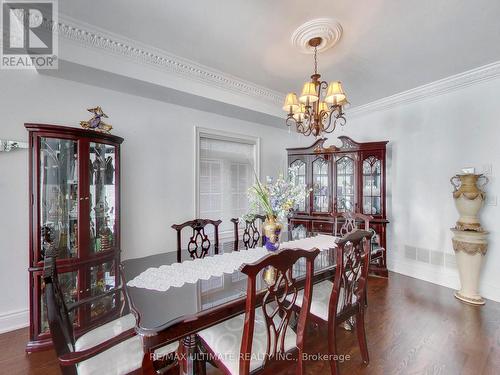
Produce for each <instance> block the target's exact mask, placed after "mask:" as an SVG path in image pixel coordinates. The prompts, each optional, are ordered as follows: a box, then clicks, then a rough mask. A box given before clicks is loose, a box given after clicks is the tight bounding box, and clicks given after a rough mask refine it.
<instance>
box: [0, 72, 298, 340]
mask: <svg viewBox="0 0 500 375" xmlns="http://www.w3.org/2000/svg"><path fill="white" fill-rule="evenodd" d="M0 88H1V89H0V118H1V121H0V139H14V140H27V132H26V130H25V129H24V126H23V124H24V123H25V122H40V123H49V124H60V125H69V126H71V125H73V126H78V123H79V121H80V120H85V119H87V118H89V113H88V112H86V110H85V109H86V108H89V107H91V106H95V105H101V106H102V107H103V109H104V110H105V112H106V113H107V114H108V115H109V116H110V118H109V123H110V124H112V125H113V126H114V129H113V133H114V134H117V135H120V136H122V137H123V138H125V142H124V144H123V147H122V206H121V207H122V248H123V258H132V257H140V256H145V255H148V254H153V253H159V252H162V251H169V250H170V251H171V250H174V249H175V236H174V231H173V230H172V229H171V228H170V225H171V224H173V223H179V222H182V221H184V220H189V219H192V218H193V217H194V210H195V208H194V200H193V198H194V188H195V187H194V147H195V146H194V144H195V132H194V127H195V126H201V127H205V128H214V129H220V130H224V131H229V132H233V133H240V134H247V135H252V136H257V137H261V174H262V175H263V176H265V175H272V174H276V173H277V171H278V170H279V169H282V168H283V167H284V166H285V160H286V153H285V148H286V147H287V146H293V145H294V144H295V145H296V144H297V143H298V137H297V136H295V137H293V136H290V135H288V133H287V132H286V130H281V129H278V128H273V127H270V126H263V125H258V124H254V123H250V122H244V121H241V120H236V119H232V118H228V117H222V116H219V115H215V114H211V113H205V112H200V111H196V110H193V109H188V108H184V107H179V106H175V105H171V104H167V103H163V102H159V101H154V100H149V99H145V98H140V97H136V96H131V95H126V94H122V93H119V92H115V91H110V90H105V89H102V88H95V87H92V86H87V85H82V84H79V83H75V82H71V81H65V80H61V79H56V78H52V77H47V76H41V75H39V74H37V73H35V72H31V71H0ZM0 209H1V214H0V285H3V286H4V287H5V286H10V288H9V289H4V291H3V292H2V293H1V294H0V332H1V331H3V330H6V329H8V328H15V327H18V326H23V325H26V322H27V319H28V314H27V308H28V285H29V284H28V272H27V268H28V153H27V150H20V151H19V150H18V151H15V152H11V153H1V154H0Z"/></svg>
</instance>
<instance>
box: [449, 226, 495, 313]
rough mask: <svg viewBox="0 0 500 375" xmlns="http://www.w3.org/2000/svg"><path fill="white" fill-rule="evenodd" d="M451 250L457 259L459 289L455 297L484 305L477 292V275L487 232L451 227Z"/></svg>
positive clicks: (482, 258)
mask: <svg viewBox="0 0 500 375" xmlns="http://www.w3.org/2000/svg"><path fill="white" fill-rule="evenodd" d="M451 231H452V232H453V239H452V241H453V250H455V256H456V259H457V267H458V272H459V276H460V284H461V289H460V290H458V291H456V292H455V297H456V298H458V299H459V300H461V301H464V302H467V303H471V304H474V305H484V303H485V301H484V299H483V298H482V297H481V295H480V294H479V277H480V275H481V266H482V264H483V260H484V255H485V254H486V251H487V249H488V241H487V236H488V232H484V231H483V232H475V231H464V230H458V229H456V228H452V229H451Z"/></svg>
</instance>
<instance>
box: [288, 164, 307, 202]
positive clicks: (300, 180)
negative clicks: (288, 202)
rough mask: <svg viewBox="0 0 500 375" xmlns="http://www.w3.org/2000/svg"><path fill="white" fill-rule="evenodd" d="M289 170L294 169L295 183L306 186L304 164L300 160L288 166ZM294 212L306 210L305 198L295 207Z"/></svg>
mask: <svg viewBox="0 0 500 375" xmlns="http://www.w3.org/2000/svg"><path fill="white" fill-rule="evenodd" d="M290 168H293V169H295V171H296V175H295V183H296V184H304V185H305V184H306V163H305V162H304V161H302V160H295V161H294V162H292V163H291V164H290ZM295 210H296V211H302V212H304V211H305V210H306V198H304V199H302V200H301V201H300V202H299V203H298V204H297V206H296V207H295Z"/></svg>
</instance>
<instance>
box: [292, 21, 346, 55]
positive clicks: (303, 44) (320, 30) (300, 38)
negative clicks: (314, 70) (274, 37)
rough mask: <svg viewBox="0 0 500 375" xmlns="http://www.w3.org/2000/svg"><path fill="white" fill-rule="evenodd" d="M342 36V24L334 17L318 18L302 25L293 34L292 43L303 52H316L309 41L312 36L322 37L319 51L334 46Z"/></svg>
mask: <svg viewBox="0 0 500 375" xmlns="http://www.w3.org/2000/svg"><path fill="white" fill-rule="evenodd" d="M341 36H342V26H341V25H340V23H339V22H338V21H336V20H334V19H332V18H318V19H315V20H311V21H308V22H306V23H304V24H302V25H300V26H299V27H298V28H297V30H295V31H294V32H293V34H292V44H293V45H294V46H295V47H297V48H298V49H299V50H300V51H301V52H302V53H309V54H313V53H314V48H312V47H311V45H310V44H309V41H310V40H311V39H312V38H316V37H319V38H321V43H320V44H319V45H318V52H323V51H326V50H327V49H329V48H331V47H333V46H334V45H335V44H336V43H337V42H338V41H339V40H340V37H341Z"/></svg>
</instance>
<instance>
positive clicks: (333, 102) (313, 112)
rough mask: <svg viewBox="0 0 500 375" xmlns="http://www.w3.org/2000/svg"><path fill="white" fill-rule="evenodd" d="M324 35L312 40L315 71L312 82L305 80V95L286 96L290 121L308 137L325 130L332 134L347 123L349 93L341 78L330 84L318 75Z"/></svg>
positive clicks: (318, 135) (318, 134)
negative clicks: (344, 87) (345, 108)
mask: <svg viewBox="0 0 500 375" xmlns="http://www.w3.org/2000/svg"><path fill="white" fill-rule="evenodd" d="M321 41H322V38H320V37H316V38H312V39H310V40H309V42H308V44H309V46H311V47H312V48H314V74H313V75H312V76H311V81H310V82H306V83H304V87H303V88H302V93H301V95H300V96H299V97H298V98H297V94H296V93H294V92H291V93H289V94H287V95H286V98H285V103H284V105H283V110H284V111H286V112H287V113H288V115H287V118H286V124H287V125H288V126H291V125H293V124H295V126H296V128H297V132H298V133H301V134H304V135H305V136H309V135H311V134H312V135H314V136H316V137H320V136H321V135H322V134H323V133H331V132H333V131H334V130H335V128H336V127H337V125H340V126H344V125H345V124H346V118H345V116H344V115H345V113H344V107H345V105H346V104H348V101H347V96H346V93H345V92H344V89H343V88H342V83H341V82H340V81H332V82H330V83H328V82H326V81H321V80H320V78H321V75H320V74H318V46H319V45H320V44H321Z"/></svg>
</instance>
